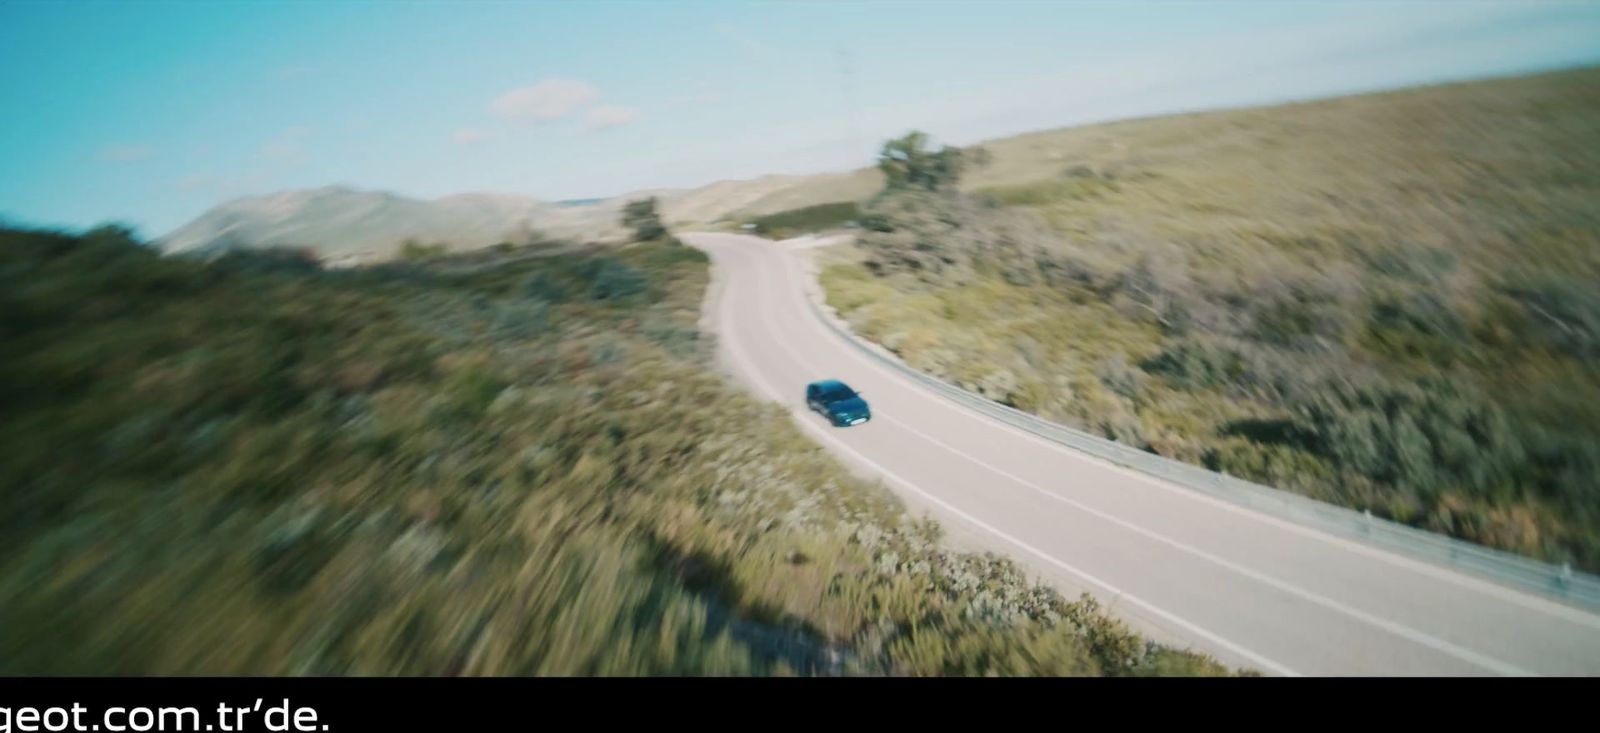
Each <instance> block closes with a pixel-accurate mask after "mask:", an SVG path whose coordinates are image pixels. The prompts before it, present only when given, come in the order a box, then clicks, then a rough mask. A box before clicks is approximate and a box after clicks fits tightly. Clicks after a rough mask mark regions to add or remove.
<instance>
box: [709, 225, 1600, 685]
mask: <svg viewBox="0 0 1600 733" xmlns="http://www.w3.org/2000/svg"><path fill="white" fill-rule="evenodd" d="M681 238H682V239H684V240H685V241H687V242H689V243H690V244H691V245H694V246H696V247H699V248H701V249H703V250H705V251H706V252H707V253H708V254H710V255H711V257H712V261H713V272H714V283H713V295H712V297H711V298H710V300H709V302H708V307H707V312H706V314H705V316H706V321H707V326H708V327H710V328H711V329H712V330H713V331H714V332H715V333H716V334H717V339H718V343H719V346H718V349H719V352H720V357H721V359H722V360H723V364H724V366H725V368H727V369H728V370H729V371H730V372H732V373H733V374H734V375H735V376H736V377H737V378H738V379H740V380H741V381H742V382H743V383H744V384H746V385H747V386H748V387H749V388H751V389H752V390H753V391H755V392H756V393H757V394H758V395H759V396H761V397H763V398H765V399H770V400H776V401H778V402H781V403H782V404H783V405H785V406H786V407H789V408H791V409H792V410H793V411H794V414H795V419H796V420H797V421H799V422H800V424H801V425H802V427H804V428H805V429H806V430H807V431H809V432H810V433H812V434H813V435H814V436H815V437H816V438H817V439H818V441H819V442H820V443H821V444H822V445H824V446H825V447H827V448H828V449H829V450H831V451H833V452H834V453H835V454H837V455H838V456H839V457H840V458H841V459H843V460H844V461H845V462H846V463H848V464H850V465H852V466H854V467H856V468H857V469H859V470H861V471H863V472H866V473H869V474H871V475H875V476H877V477H879V478H881V479H883V481H884V483H885V484H886V485H887V486H888V487H890V488H891V489H892V490H894V491H895V492H896V493H897V494H899V495H900V496H901V497H903V498H904V499H905V501H906V503H907V504H908V505H909V506H910V507H911V508H912V509H913V510H920V511H925V512H927V513H928V514H929V515H931V516H933V517H935V518H937V519H938V520H939V521H940V522H941V524H943V525H944V526H945V527H947V528H948V529H949V530H951V533H952V535H953V536H954V537H955V539H956V540H957V541H958V542H960V543H961V544H963V545H969V546H971V547H972V548H973V549H985V550H992V551H995V552H997V553H1001V554H1005V555H1007V556H1010V557H1012V558H1014V559H1016V560H1017V561H1018V562H1020V563H1021V564H1022V565H1023V566H1024V567H1026V568H1028V569H1029V570H1030V572H1032V573H1033V574H1035V575H1036V576H1037V577H1039V578H1040V579H1041V580H1043V581H1045V582H1048V583H1050V584H1051V585H1053V586H1055V587H1057V588H1058V589H1060V590H1061V591H1062V592H1063V593H1065V594H1067V595H1068V596H1076V595H1077V594H1078V593H1079V592H1083V591H1087V592H1089V593H1091V594H1093V595H1094V596H1095V597H1096V598H1098V599H1099V600H1100V601H1101V603H1102V604H1104V605H1105V606H1107V607H1109V608H1110V609H1111V610H1112V611H1113V612H1114V613H1116V614H1117V615H1119V616H1120V617H1122V618H1124V619H1125V620H1127V621H1128V622H1129V623H1130V624H1131V625H1133V626H1134V627H1135V628H1137V629H1139V630H1140V631H1141V632H1143V633H1146V634H1148V635H1149V636H1151V637H1152V638H1155V639H1157V640H1159V641H1162V642H1165V643H1168V644H1173V645H1176V646H1180V647H1190V648H1193V649H1196V650H1198V651H1203V652H1205V653H1208V654H1211V655H1213V656H1215V657H1216V658H1218V659H1219V660H1221V661H1223V662H1224V663H1227V664H1230V665H1233V666H1237V667H1246V668H1251V669H1255V670H1258V671H1260V672H1262V673H1264V674H1271V675H1306V676H1415V675H1428V676H1498V675H1517V676H1526V675H1547V676H1590V675H1596V674H1600V616H1597V615H1596V614H1594V613H1592V612H1590V611H1588V610H1585V609H1580V608H1578V607H1574V606H1569V605H1565V604H1560V603H1556V602H1554V601H1552V600H1548V599H1545V598H1542V597H1539V596H1534V595H1530V594H1528V593H1525V592H1522V591H1519V590H1515V589H1512V588H1509V587H1503V586H1500V585H1497V584H1493V583H1490V582H1487V581H1484V580H1480V579H1478V578H1476V577H1470V576H1466V575H1463V574H1460V573H1458V572H1456V571H1453V570H1451V569H1449V568H1445V567H1441V566H1435V565H1432V564H1429V563H1425V562H1421V561H1418V560H1415V559H1412V558H1409V557H1402V556H1399V555H1396V554H1393V553H1390V552H1388V551H1386V550H1381V549H1377V548H1373V547H1368V546H1365V545H1362V544H1360V543H1357V542H1353V541H1350V540H1346V539H1343V538H1338V537H1334V536H1331V535H1327V534H1324V533H1321V532H1319V531H1317V530H1314V529H1311V528H1308V527H1303V526H1300V525H1297V524H1293V523H1291V522H1287V521H1284V520H1281V519H1278V518H1275V517H1270V516H1267V515H1264V514H1259V513H1257V512H1254V511H1252V510H1249V509H1245V508H1242V507H1239V506H1236V505H1233V504H1230V503H1228V502H1226V501H1222V500H1219V499H1216V498H1213V497H1209V496H1205V495H1203V494H1201V493H1199V492H1195V491H1191V490H1188V489H1185V488H1183V487H1180V486H1176V485H1173V484H1169V483H1166V482H1164V481H1162V480H1160V479H1156V478H1152V477H1149V476H1146V475H1144V474H1140V473H1136V472H1133V471H1131V470H1127V469H1123V468H1120V467H1117V466H1114V465H1112V464H1110V463H1107V462H1105V461H1102V460H1099V459H1097V458H1093V457H1090V456H1088V455H1086V454H1083V453H1080V452H1078V451H1074V450H1072V449H1069V448H1066V447H1063V446H1060V445H1057V444H1055V443H1051V442H1049V441H1046V440H1044V439H1042V438H1039V437H1037V436H1034V435H1032V434H1029V433H1026V432H1024V431H1021V430H1018V429H1016V428H1014V427H1011V426H1009V425H1005V424H1003V423H1001V422H998V421H996V420H994V419H992V418H989V417H987V416H984V415H981V414H979V413H977V412H974V411H972V410H970V409H968V408H966V407H963V406H961V405H958V404H957V403H955V402H952V401H950V400H948V399H946V398H945V397H943V396H940V395H938V394H936V393H933V392H931V391H929V390H928V389H927V388H926V387H923V386H921V385H918V384H916V383H915V382H914V381H912V380H910V379H908V378H906V377H905V376H903V375H900V374H897V373H895V372H894V371H893V370H891V369H889V368H887V367H885V366H884V365H882V364H879V363H877V362H875V361H873V360H872V359H871V358H870V357H868V356H866V355H865V354H863V353H861V352H860V351H858V350H857V349H856V348H854V347H853V346H851V345H850V344H849V343H847V342H845V341H844V340H843V339H842V337H840V336H839V335H837V334H835V333H833V332H831V331H829V330H828V329H827V327H826V326H824V325H823V324H822V323H821V322H820V321H819V320H817V316H816V314H815V313H814V312H813V311H812V310H811V308H810V307H809V305H808V303H807V300H806V298H807V297H808V296H807V288H808V287H810V285H809V283H810V277H811V276H810V275H809V273H808V270H807V268H806V267H805V266H804V262H803V260H802V259H801V257H802V256H803V255H801V254H799V253H798V252H797V251H796V250H795V249H794V248H793V247H792V246H790V245H787V244H786V243H776V242H772V241H769V240H765V239H761V238H757V237H750V236H742V235H736V234H721V233H699V234H686V235H682V237H681ZM822 378H838V379H842V380H844V381H845V382H847V383H849V384H850V385H851V386H854V387H855V388H856V389H858V390H860V391H861V392H862V393H863V395H864V396H865V397H866V398H867V399H868V401H869V402H870V403H871V404H872V408H873V421H872V422H870V423H867V424H865V425H861V426H856V427H852V428H842V429H841V428H832V427H830V426H828V425H827V423H826V422H825V421H823V420H822V418H821V417H820V416H817V415H815V414H813V413H811V412H809V411H807V410H806V408H805V404H804V400H803V398H802V391H803V388H804V385H805V384H806V383H807V382H810V381H814V380H817V379H822Z"/></svg>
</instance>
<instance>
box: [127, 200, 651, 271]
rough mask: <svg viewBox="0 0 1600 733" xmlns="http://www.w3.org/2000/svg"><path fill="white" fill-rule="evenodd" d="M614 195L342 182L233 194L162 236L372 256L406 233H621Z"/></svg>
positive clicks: (222, 245) (420, 237)
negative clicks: (424, 191) (564, 197)
mask: <svg viewBox="0 0 1600 733" xmlns="http://www.w3.org/2000/svg"><path fill="white" fill-rule="evenodd" d="M621 206H622V201H621V200H620V199H619V200H601V201H598V202H595V203H591V204H586V205H582V206H560V205H557V204H553V203H548V202H544V201H539V200H537V199H532V198H527V197H522V196H513V195H505V194H492V193H468V194H458V195H454V196H446V197H443V198H438V199H432V200H422V199H413V198H406V197H404V196H399V195H396V194H392V193H387V192H383V191H367V190H360V189H355V188H350V187H346V186H326V187H323V188H317V189H309V190H295V191H284V192H281V193H275V194H269V195H265V196H252V197H247V198H241V199H235V200H233V201H229V202H227V203H224V204H221V205H219V206H216V207H214V208H212V209H211V210H210V211H207V212H206V213H205V214H202V215H201V216H200V217H199V218H197V219H195V220H194V221H192V222H189V223H188V224H186V225H184V226H182V227H180V228H178V229H177V230H175V231H173V232H172V233H170V234H168V235H166V236H164V237H162V238H161V239H160V240H158V241H157V244H158V245H159V246H160V247H161V248H162V249H163V250H164V251H167V252H195V251H216V250H223V249H232V248H237V247H271V246H293V247H310V248H312V249H315V250H317V251H318V252H319V253H320V254H322V255H323V256H324V257H327V258H332V259H338V258H351V259H376V258H382V257H385V256H388V255H390V254H392V253H394V252H395V251H396V250H398V249H399V247H400V246H401V245H402V244H403V243H404V242H405V241H406V240H408V239H414V240H417V241H419V242H422V243H427V244H433V243H444V244H446V245H449V247H450V248H451V249H474V248H478V247H487V246H490V245H493V244H497V243H499V242H505V241H510V242H521V241H527V239H528V238H529V236H530V235H531V234H532V233H533V232H535V231H537V232H540V233H542V234H545V235H548V236H553V237H573V238H585V239H604V238H610V237H614V236H617V235H619V234H621V233H622V230H621V227H620V224H619V223H618V220H619V217H620V211H621Z"/></svg>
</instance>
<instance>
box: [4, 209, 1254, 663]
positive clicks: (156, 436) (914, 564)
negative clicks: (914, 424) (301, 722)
mask: <svg viewBox="0 0 1600 733" xmlns="http://www.w3.org/2000/svg"><path fill="white" fill-rule="evenodd" d="M0 245H3V246H0V306H3V307H0V326H3V327H4V330H5V332H6V333H7V334H8V336H9V338H8V345H9V346H11V347H12V348H13V351H10V352H8V354H9V355H8V357H7V359H5V360H3V362H0V401H3V402H4V403H5V404H6V406H7V407H6V410H5V412H4V413H3V414H0V445H4V446H5V449H4V451H3V452H0V534H3V535H4V536H5V538H6V542H7V548H8V550H7V552H6V554H5V555H4V556H3V557H0V672H4V673H6V674H25V675H26V674H33V675H38V674H206V675H240V674H251V675H380V676H381V675H685V674H687V675H730V674H731V675H782V674H927V675H940V674H974V675H982V674H1025V675H1078V674H1086V675H1097V674H1104V675H1138V674H1219V673H1222V672H1224V671H1225V670H1223V669H1222V668H1221V667H1219V666H1217V665H1215V664H1213V663H1211V662H1210V661H1208V660H1206V659H1204V658H1201V657H1198V656H1194V655H1189V654H1182V653H1177V652H1174V651H1172V650H1168V649H1162V648H1157V647H1153V646H1149V645H1147V644H1146V643H1145V642H1144V641H1143V640H1142V639H1140V638H1139V637H1137V636H1135V635H1133V634H1131V633H1130V632H1128V631H1127V630H1126V628H1125V627H1123V626H1122V625H1120V624H1118V623H1117V622H1115V621H1113V620H1111V619H1109V618H1108V617H1107V616H1105V615H1104V614H1102V613H1101V612H1100V611H1099V610H1098V609H1097V608H1096V606H1095V605H1094V603H1093V602H1092V601H1090V600H1088V599H1085V600H1082V601H1079V602H1070V603H1069V602H1067V601H1065V600H1063V599H1062V598H1060V597H1058V596H1056V595H1054V594H1053V593H1051V592H1050V591H1048V590H1047V589H1045V588H1043V587H1039V586H1036V585H1033V584H1032V583H1030V582H1028V580H1027V578H1025V577H1024V576H1023V574H1022V573H1021V572H1020V571H1019V570H1018V569H1017V568H1016V567H1015V566H1013V565H1012V564H1011V563H1009V562H1007V561H1005V560H1003V559H1000V558H994V557H986V556H976V555H970V554H961V553H956V552H952V551H949V550H947V549H944V548H943V547H942V546H941V543H940V539H939V531H938V528H937V527H936V526H933V525H930V524H924V523H921V522H917V521H913V520H912V518H911V517H909V516H908V515H907V514H906V513H905V512H904V511H903V510H902V508H901V507H900V505H899V504H897V503H896V502H895V501H894V499H893V497H892V495H891V494H890V493H889V492H887V491H885V490H884V489H882V488H881V487H879V486H876V485H872V484H868V483H865V482H862V481H860V480H856V479H854V478H852V477H851V476H850V475H849V474H848V473H847V472H846V471H845V470H844V469H843V468H842V467H841V466H839V465H838V464H837V463H836V462H834V460H833V459H832V458H831V457H830V456H829V455H828V454H826V453H825V452H823V451H822V450H821V449H820V448H819V447H818V446H816V445H815V444H814V443H811V442H809V441H807V440H805V439H804V438H803V437H802V436H801V435H800V434H799V430H798V428H797V427H796V426H795V425H794V424H793V423H792V421H791V420H790V418H789V416H788V415H787V414H786V413H784V412H783V411H781V410H779V409H777V408H775V407H773V406H769V405H763V404H760V403H758V402H756V401H754V400H752V399H750V398H748V397H746V396H744V395H743V393H741V392H739V391H738V390H736V389H734V388H733V387H731V386H729V385H727V384H725V383H724V381H723V380H722V379H720V378H719V377H717V376H716V375H715V374H714V373H713V372H712V370H710V369H708V368H707V346H708V345H707V344H706V343H705V342H704V340H703V339H702V338H701V337H700V335H699V333H698V332H697V331H696V329H695V323H696V321H697V319H698V317H699V307H700V304H701V299H702V296H703V293H704V289H705V287H706V282H707V275H708V267H707V262H706V259H705V257H704V255H702V254H700V253H699V252H698V251H696V250H692V249H689V248H686V247H682V246H676V245H672V244H668V243H645V244H640V245H635V246H630V247H626V248H620V249H588V250H584V251H560V249H559V248H558V249H557V251H549V250H545V249H540V250H537V251H535V250H531V249H530V250H526V251H524V250H517V249H515V248H513V249H512V250H511V251H504V252H493V253H478V254H475V255H470V256H454V257H445V258H443V259H440V260H436V261H430V262H427V263H413V264H394V265H388V266H382V267H378V268H363V269H357V270H352V271H342V272H328V271H322V270H319V269H317V268H316V267H315V266H314V265H313V264H311V263H307V262H305V261H303V260H301V259H298V258H296V257H280V256H277V255H275V254H273V253H239V254H234V255H230V256H228V257H226V258H224V259H222V260H219V261H217V262H213V263H209V264H208V263H201V262H196V261H187V260H182V259H172V258H160V257H158V256H156V255H155V254H154V253H153V252H151V251H149V250H148V249H146V248H144V247H142V246H140V245H139V244H137V243H134V242H131V241H128V240H127V239H126V238H125V237H124V236H122V235H120V234H118V233H116V232H96V233H94V234H92V235H90V236H88V237H83V238H80V237H72V236H61V235H55V234H48V233H37V232H18V231H9V230H0Z"/></svg>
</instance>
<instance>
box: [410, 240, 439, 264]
mask: <svg viewBox="0 0 1600 733" xmlns="http://www.w3.org/2000/svg"><path fill="white" fill-rule="evenodd" d="M449 253H450V248H449V247H447V246H445V244H444V243H442V242H441V243H438V244H423V243H421V242H418V241H417V240H415V239H407V240H406V241H404V242H401V243H400V259H402V260H405V261H406V262H426V261H428V260H436V259H438V258H440V257H443V256H445V255H446V254H449Z"/></svg>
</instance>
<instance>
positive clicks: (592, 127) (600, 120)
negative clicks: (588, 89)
mask: <svg viewBox="0 0 1600 733" xmlns="http://www.w3.org/2000/svg"><path fill="white" fill-rule="evenodd" d="M637 119H639V110H637V109H634V108H633V107H618V106H616V105H609V104H602V105H600V106H598V107H595V108H594V109H591V110H589V114H588V115H587V116H586V117H585V118H584V120H583V128H584V129H585V130H588V131H590V132H594V131H597V130H605V129H608V128H612V127H619V126H622V125H626V124H629V123H631V122H633V121H634V120H637Z"/></svg>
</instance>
